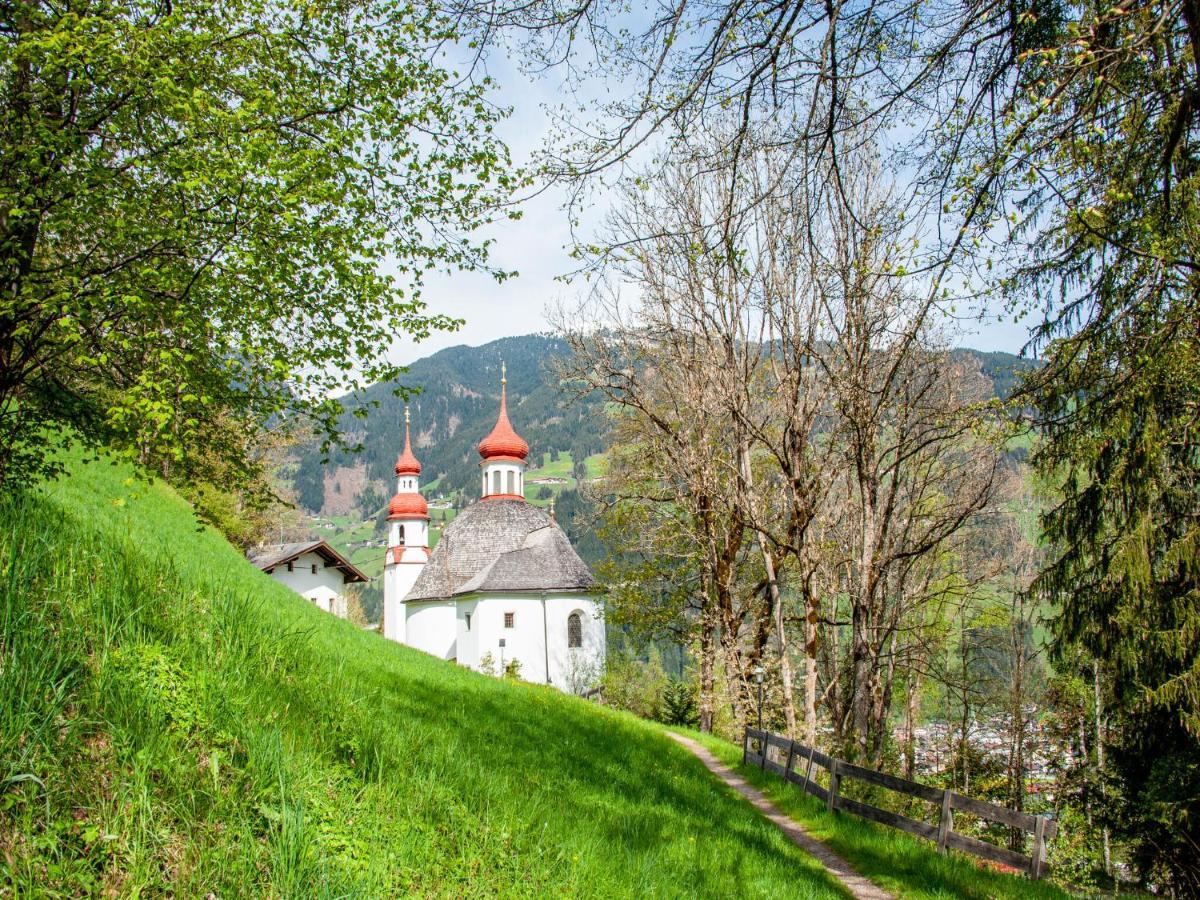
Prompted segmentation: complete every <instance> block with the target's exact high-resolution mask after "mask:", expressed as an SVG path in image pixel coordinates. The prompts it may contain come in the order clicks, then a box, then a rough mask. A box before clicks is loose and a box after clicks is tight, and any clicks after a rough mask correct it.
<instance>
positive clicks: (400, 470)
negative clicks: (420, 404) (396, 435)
mask: <svg viewBox="0 0 1200 900" xmlns="http://www.w3.org/2000/svg"><path fill="white" fill-rule="evenodd" d="M396 474H397V475H420V474H421V463H420V462H418V461H417V457H416V456H415V455H414V454H413V451H412V440H411V439H410V438H409V436H408V407H407V406H406V407H404V452H403V453H401V454H400V455H399V456H398V457H396Z"/></svg>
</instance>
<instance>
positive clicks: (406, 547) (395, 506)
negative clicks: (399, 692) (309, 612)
mask: <svg viewBox="0 0 1200 900" xmlns="http://www.w3.org/2000/svg"><path fill="white" fill-rule="evenodd" d="M420 474H421V463H420V462H418V461H417V457H416V456H415V455H414V454H413V451H412V439H411V437H410V435H409V417H408V407H407V406H406V407H404V452H403V453H401V454H400V456H399V458H398V459H397V460H396V494H395V496H394V497H392V499H391V502H389V503H388V517H387V521H388V548H387V556H386V558H385V559H384V567H383V636H384V637H386V638H390V639H391V640H393V641H399V642H400V643H406V638H407V634H406V631H405V610H404V602H403V601H404V597H405V596H406V595H407V594H408V592H409V591H410V590H411V589H412V586H413V584H414V583H415V582H416V580H417V576H418V575H420V574H421V570H422V569H423V568H424V567H425V563H426V562H427V561H428V560H429V504H427V503H426V502H425V498H424V497H422V496H421V494H420V490H419V487H420V486H419V483H418V480H417V479H418V476H419V475H420Z"/></svg>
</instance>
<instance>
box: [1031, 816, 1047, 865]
mask: <svg viewBox="0 0 1200 900" xmlns="http://www.w3.org/2000/svg"><path fill="white" fill-rule="evenodd" d="M1045 865H1046V817H1045V816H1038V817H1037V824H1036V825H1035V826H1034V828H1033V855H1032V856H1031V857H1030V859H1029V877H1030V878H1032V879H1033V880H1034V881H1038V880H1039V879H1040V878H1041V877H1042V869H1043V868H1044V867H1045Z"/></svg>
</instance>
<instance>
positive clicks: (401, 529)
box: [399, 525, 404, 544]
mask: <svg viewBox="0 0 1200 900" xmlns="http://www.w3.org/2000/svg"><path fill="white" fill-rule="evenodd" d="M399 536H400V543H401V544H403V543H404V526H403V525H401V526H400V530H399Z"/></svg>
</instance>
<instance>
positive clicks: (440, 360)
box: [295, 334, 604, 514]
mask: <svg viewBox="0 0 1200 900" xmlns="http://www.w3.org/2000/svg"><path fill="white" fill-rule="evenodd" d="M565 352H566V345H565V344H564V343H563V342H562V341H560V340H558V339H557V338H554V337H550V336H547V335H540V334H533V335H526V336H523V337H513V338H502V339H500V340H497V341H493V342H491V343H490V344H485V345H484V346H482V347H466V346H459V347H450V348H448V349H446V350H442V351H439V352H438V353H435V354H433V355H432V356H429V357H427V358H425V359H422V360H419V361H417V362H415V363H413V365H412V366H411V367H410V368H409V371H408V372H407V373H406V374H405V375H404V376H402V378H401V379H400V381H399V383H400V384H402V385H404V386H406V387H410V388H419V389H420V391H421V393H420V394H419V395H418V396H417V397H415V398H413V400H412V401H411V403H410V406H411V412H412V428H413V443H414V444H415V449H416V452H417V455H418V456H419V457H420V459H421V465H422V466H423V467H424V470H423V472H422V473H421V481H422V484H423V485H424V486H427V487H430V486H431V487H432V488H433V491H434V492H436V493H438V494H443V495H448V496H453V495H455V494H460V495H462V497H465V498H466V499H471V498H473V497H474V496H475V495H476V494H477V493H478V484H477V481H478V478H479V455H478V453H476V450H475V446H476V444H478V443H479V441H480V439H482V438H483V437H484V436H485V435H486V434H487V433H488V432H489V431H490V430H491V428H492V425H493V424H495V421H496V412H497V409H498V404H499V400H500V363H501V360H503V361H504V363H505V364H506V366H507V370H508V410H509V416H510V418H511V419H512V421H513V424H514V425H515V427H516V428H517V431H518V432H519V433H520V434H521V436H522V437H523V438H525V440H527V441H528V442H529V446H530V460H531V461H532V460H540V459H541V455H542V454H543V453H551V452H554V453H557V452H563V451H565V452H570V453H571V455H572V457H573V458H574V459H576V460H582V459H585V458H586V457H588V456H590V455H592V454H594V453H600V452H602V451H603V450H604V439H603V437H602V424H603V423H602V421H601V419H602V416H601V415H600V412H599V403H598V402H597V401H596V400H594V399H588V400H584V401H581V402H578V403H571V404H568V403H566V402H565V397H564V396H563V394H562V392H561V391H560V390H559V386H558V382H557V380H556V378H555V376H554V373H553V360H554V359H555V357H557V356H560V355H561V354H563V353H565ZM395 387H396V384H395V383H384V384H376V385H373V386H372V387H370V388H369V389H367V390H366V391H365V392H363V394H362V395H360V396H359V397H357V398H355V399H354V400H353V401H351V400H350V399H349V398H344V401H343V402H345V404H346V406H347V410H348V411H347V414H346V417H345V420H344V428H345V430H346V431H347V433H349V434H351V435H353V437H354V439H355V441H357V442H359V443H361V445H362V449H361V451H359V452H358V453H338V454H335V455H333V457H332V458H331V459H330V460H329V463H328V465H322V460H321V453H320V450H319V448H318V447H316V446H310V447H305V448H303V449H302V451H301V453H300V458H299V466H298V468H297V470H296V475H295V488H296V490H297V494H298V498H299V502H300V504H301V505H302V506H303V507H305V508H306V509H308V510H310V511H313V512H317V511H321V510H322V509H325V511H327V512H336V511H340V510H344V509H348V507H349V506H350V505H353V506H356V507H357V508H358V509H359V510H360V511H362V512H364V513H368V514H369V513H370V512H371V511H372V510H374V509H376V508H378V507H380V506H382V505H383V504H384V503H386V502H387V498H388V497H390V496H391V493H392V491H393V490H394V484H393V478H394V476H393V474H392V466H393V464H394V463H395V461H396V455H397V454H398V453H399V451H400V449H401V446H402V445H403V442H404V403H403V401H402V400H401V399H400V398H398V397H396V396H394V394H393V391H394V389H395ZM372 403H378V407H374V408H373V407H371V406H370V404H372ZM355 406H364V407H366V408H367V410H368V415H367V416H366V417H365V418H364V419H357V418H355V417H354V416H353V413H352V411H351V410H353V408H354V407H355ZM347 468H353V469H356V470H357V472H356V473H355V475H354V476H353V477H350V476H349V475H348V473H346V472H345V471H344V470H345V469H347ZM435 481H436V484H433V483H434V482H435ZM426 494H427V496H431V493H430V492H429V491H428V490H427V491H426ZM460 499H461V497H460Z"/></svg>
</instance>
